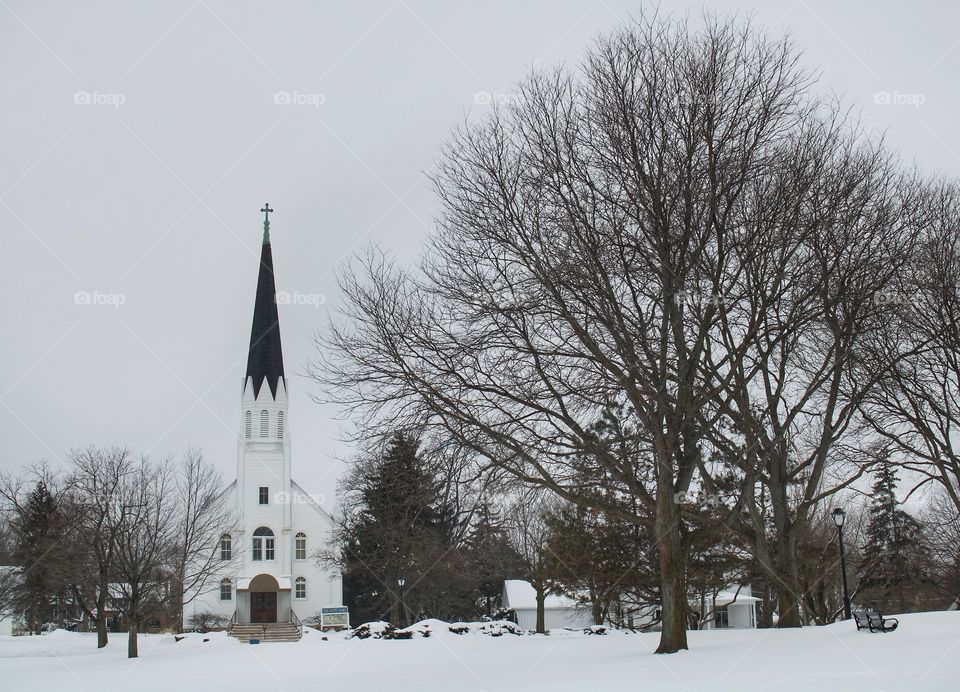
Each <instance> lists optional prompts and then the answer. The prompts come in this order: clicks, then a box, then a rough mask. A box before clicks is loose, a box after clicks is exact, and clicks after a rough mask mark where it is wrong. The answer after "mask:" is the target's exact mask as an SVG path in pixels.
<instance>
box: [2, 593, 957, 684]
mask: <svg viewBox="0 0 960 692" xmlns="http://www.w3.org/2000/svg"><path fill="white" fill-rule="evenodd" d="M900 623H901V624H900V628H899V629H898V630H897V631H896V632H894V633H891V634H887V635H881V634H874V635H871V634H869V633H866V632H860V633H858V632H857V631H856V630H855V628H854V626H853V624H852V623H842V624H838V625H832V626H830V627H820V628H813V627H811V628H805V629H803V630H799V631H777V630H740V631H713V632H692V633H691V636H690V645H691V651H689V652H684V653H680V654H676V655H673V656H654V655H652V654H651V653H650V652H651V650H652V649H653V648H654V647H655V646H656V643H657V635H656V634H644V635H625V634H619V633H611V634H610V635H608V636H591V637H588V636H583V635H580V634H574V633H568V632H564V633H559V634H556V635H552V636H550V637H533V636H526V637H513V636H510V637H507V636H505V637H500V638H491V637H487V636H484V635H465V636H456V635H451V634H449V633H444V634H441V633H437V634H436V635H434V636H432V637H430V638H428V639H417V640H412V641H373V640H366V641H358V640H349V641H345V640H342V639H331V640H330V641H322V639H321V636H320V634H319V633H316V632H312V631H311V632H309V633H308V636H305V637H304V639H303V641H301V642H299V643H297V644H261V645H258V646H250V645H242V644H239V643H237V642H235V641H233V640H230V639H228V638H226V637H225V636H224V635H222V634H216V635H208V636H209V637H210V641H209V642H206V643H204V642H203V641H202V640H201V637H199V636H194V637H190V638H188V639H186V640H184V641H182V642H179V643H174V642H173V640H172V638H171V637H168V636H160V635H145V636H143V637H142V639H141V658H139V659H136V660H133V661H128V660H127V659H126V658H125V651H126V640H125V637H123V636H115V637H113V638H112V639H111V644H110V646H109V647H108V648H107V649H106V650H104V651H97V650H96V649H95V645H96V644H95V642H96V640H95V638H94V637H93V636H92V635H86V634H70V633H66V632H56V633H53V634H52V635H48V636H44V637H17V638H11V637H0V689H2V690H4V691H5V692H29V691H34V690H37V691H41V690H50V691H51V692H53V691H56V692H65V691H67V690H74V691H84V692H113V691H117V692H121V691H122V692H130V690H137V691H140V690H146V691H150V690H177V691H178V692H192V691H194V690H197V691H200V690H203V691H204V692H206V691H217V690H230V691H231V692H308V691H312V690H321V689H350V690H355V691H357V692H362V691H365V690H418V691H419V692H423V691H424V690H476V691H481V690H483V691H486V692H496V691H502V692H506V691H507V690H582V691H584V692H587V691H590V690H599V689H607V688H609V689H627V688H629V689H650V690H686V691H687V692H692V691H695V690H703V691H707V690H812V689H813V690H816V691H817V692H826V691H828V690H844V691H848V692H854V691H857V690H885V691H887V692H892V691H895V690H903V691H904V692H906V691H907V690H924V691H928V690H929V691H933V690H953V691H956V690H960V673H958V671H957V667H956V660H957V657H958V656H960V613H947V612H944V613H923V614H917V615H907V616H903V617H902V618H901V619H900Z"/></svg>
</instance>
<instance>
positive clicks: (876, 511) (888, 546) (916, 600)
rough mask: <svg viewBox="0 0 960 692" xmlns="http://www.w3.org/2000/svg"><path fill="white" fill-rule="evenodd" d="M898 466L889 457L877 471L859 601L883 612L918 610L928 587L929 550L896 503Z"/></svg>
mask: <svg viewBox="0 0 960 692" xmlns="http://www.w3.org/2000/svg"><path fill="white" fill-rule="evenodd" d="M898 482H899V478H898V477H897V473H896V467H895V466H894V464H893V462H891V461H890V460H889V459H888V458H884V459H883V460H881V462H880V463H879V465H878V467H877V470H876V472H875V481H874V484H873V489H872V498H873V499H872V501H871V504H870V511H869V516H870V520H869V524H868V526H867V540H866V544H865V546H864V563H863V565H862V566H861V568H860V570H859V572H860V575H859V576H860V581H859V588H858V590H857V593H858V595H857V600H858V602H859V603H860V604H861V605H865V606H868V607H873V608H876V609H878V610H882V611H886V612H898V613H900V612H909V611H912V610H917V609H918V608H919V607H922V603H923V600H924V596H923V592H924V590H925V589H926V588H928V587H929V586H930V579H929V576H928V565H929V551H928V548H927V546H926V539H925V537H924V534H923V531H922V528H921V526H920V524H919V522H917V520H916V519H914V518H913V517H912V516H910V514H908V513H907V512H906V511H905V510H903V509H902V507H901V506H900V503H899V502H898V501H897V483H898Z"/></svg>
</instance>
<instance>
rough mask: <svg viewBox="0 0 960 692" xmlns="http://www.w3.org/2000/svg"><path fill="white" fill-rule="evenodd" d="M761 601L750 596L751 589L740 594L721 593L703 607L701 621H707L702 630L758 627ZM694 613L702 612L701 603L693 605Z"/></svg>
mask: <svg viewBox="0 0 960 692" xmlns="http://www.w3.org/2000/svg"><path fill="white" fill-rule="evenodd" d="M759 602H760V599H759V598H757V597H756V596H752V595H750V587H749V586H747V587H744V588H742V589H741V590H740V592H739V593H737V592H735V591H721V592H719V593H718V594H717V595H716V598H715V599H710V600H708V601H707V602H706V604H705V605H704V606H703V612H701V613H700V619H701V620H705V622H704V623H703V625H702V627H701V629H705V630H713V629H746V628H750V627H756V626H757V603H759ZM690 607H691V608H692V609H693V610H694V611H700V610H701V605H700V603H691V604H690Z"/></svg>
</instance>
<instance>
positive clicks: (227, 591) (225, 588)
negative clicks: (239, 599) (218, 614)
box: [220, 579, 233, 601]
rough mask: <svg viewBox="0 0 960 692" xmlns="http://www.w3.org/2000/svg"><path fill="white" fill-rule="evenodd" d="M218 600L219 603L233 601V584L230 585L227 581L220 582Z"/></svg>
mask: <svg viewBox="0 0 960 692" xmlns="http://www.w3.org/2000/svg"><path fill="white" fill-rule="evenodd" d="M220 600H221V601H232V600H233V584H232V583H230V580H229V579H223V580H221V582H220Z"/></svg>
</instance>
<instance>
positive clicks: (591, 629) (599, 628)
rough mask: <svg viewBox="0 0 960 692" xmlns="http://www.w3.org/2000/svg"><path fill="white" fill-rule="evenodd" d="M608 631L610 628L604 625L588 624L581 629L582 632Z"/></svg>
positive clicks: (601, 632) (603, 632)
mask: <svg viewBox="0 0 960 692" xmlns="http://www.w3.org/2000/svg"><path fill="white" fill-rule="evenodd" d="M609 631H610V628H609V627H606V626H605V625H590V626H589V627H585V628H584V629H583V633H584V634H607V632H609Z"/></svg>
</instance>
